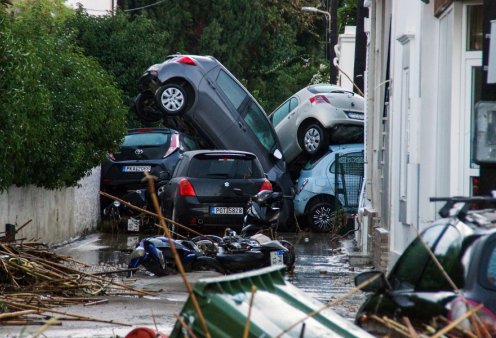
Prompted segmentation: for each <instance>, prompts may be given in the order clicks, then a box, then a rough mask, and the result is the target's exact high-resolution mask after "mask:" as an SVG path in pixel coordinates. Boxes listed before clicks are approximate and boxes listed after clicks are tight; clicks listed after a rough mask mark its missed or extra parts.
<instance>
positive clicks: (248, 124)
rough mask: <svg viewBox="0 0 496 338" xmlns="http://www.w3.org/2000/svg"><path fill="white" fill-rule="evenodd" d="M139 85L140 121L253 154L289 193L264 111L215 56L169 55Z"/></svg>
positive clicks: (283, 165) (278, 148) (288, 181)
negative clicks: (198, 136)
mask: <svg viewBox="0 0 496 338" xmlns="http://www.w3.org/2000/svg"><path fill="white" fill-rule="evenodd" d="M138 86H139V91H140V94H139V95H138V96H137V98H136V112H137V114H138V116H139V117H140V118H141V119H142V120H146V121H158V120H160V119H164V123H165V124H166V125H167V126H169V127H171V128H174V129H177V130H180V131H182V132H186V133H189V134H198V135H200V136H201V137H202V139H204V140H205V141H206V144H205V145H204V146H205V147H211V148H217V149H233V150H241V151H248V152H251V153H254V154H255V155H256V156H257V158H258V159H259V161H260V163H261V164H262V167H263V170H264V171H265V173H266V174H267V176H268V178H269V180H270V181H272V182H274V183H276V186H275V187H277V186H278V187H279V188H280V189H281V190H282V191H283V193H284V195H285V196H288V197H289V198H292V197H293V195H294V192H293V183H292V182H291V179H290V177H289V174H287V173H286V163H285V161H284V158H283V155H282V152H281V149H282V148H281V146H280V144H279V140H278V138H277V135H276V133H275V131H274V128H273V127H272V125H271V123H270V122H269V119H268V118H267V115H266V114H265V111H264V110H263V108H262V107H261V106H260V104H258V102H257V101H256V100H255V98H254V97H253V96H252V95H251V94H250V93H249V92H248V90H247V89H246V88H245V87H244V86H243V85H242V84H241V83H240V82H239V81H238V80H237V79H236V78H235V77H234V75H232V74H231V73H230V72H229V70H227V69H226V68H225V67H224V66H223V65H222V64H221V63H220V62H219V61H218V60H217V59H215V58H214V57H212V56H197V55H171V56H168V57H167V58H166V60H165V61H164V62H163V63H160V64H155V65H153V66H151V67H150V68H148V70H147V71H146V72H145V73H144V74H143V75H142V77H141V78H140V80H139V85H138ZM286 204H287V205H288V207H291V204H292V203H286ZM291 213H292V209H291V210H290V212H289V213H288V215H290V214H291Z"/></svg>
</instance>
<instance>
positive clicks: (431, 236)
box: [389, 224, 463, 291]
mask: <svg viewBox="0 0 496 338" xmlns="http://www.w3.org/2000/svg"><path fill="white" fill-rule="evenodd" d="M421 239H422V240H420V239H419V238H417V239H415V240H414V241H413V242H412V243H411V244H410V245H409V246H408V248H407V249H406V250H405V252H404V253H403V254H402V255H401V257H400V258H399V260H398V262H397V264H396V265H395V267H394V268H393V270H392V271H391V274H390V275H389V281H390V283H391V285H392V287H393V289H395V290H398V289H399V290H401V289H412V290H416V291H432V290H436V291H437V290H451V286H450V283H449V282H448V281H447V279H446V278H445V277H444V275H443V273H442V272H441V270H440V269H439V268H438V267H437V265H436V263H435V262H434V260H433V259H432V258H431V256H430V255H429V253H428V251H427V250H426V248H425V246H424V244H423V243H425V245H427V246H428V247H429V248H430V249H431V250H432V252H433V253H434V255H435V257H436V259H437V260H438V261H439V263H441V265H442V266H443V268H444V270H445V271H446V273H448V275H449V276H450V277H451V279H452V280H453V281H454V283H455V284H456V285H457V286H458V287H462V284H463V267H462V264H461V260H460V259H461V258H460V256H461V248H462V236H461V234H460V232H459V231H458V230H457V229H456V228H455V227H454V226H452V225H450V224H448V225H446V224H438V225H434V226H432V227H430V228H428V229H426V230H425V231H424V232H423V233H422V235H421ZM422 242H423V243H422Z"/></svg>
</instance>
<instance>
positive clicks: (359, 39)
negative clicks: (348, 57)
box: [353, 0, 368, 93]
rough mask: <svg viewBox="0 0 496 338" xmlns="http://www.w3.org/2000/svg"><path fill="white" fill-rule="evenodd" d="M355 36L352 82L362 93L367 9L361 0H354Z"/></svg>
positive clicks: (365, 55) (365, 56)
mask: <svg viewBox="0 0 496 338" xmlns="http://www.w3.org/2000/svg"><path fill="white" fill-rule="evenodd" d="M356 6H357V16H356V37H355V64H354V72H353V82H355V84H356V86H357V87H358V88H360V90H361V91H362V93H363V87H364V86H363V81H364V74H365V59H366V58H367V54H366V53H367V34H365V31H364V21H365V17H366V16H367V15H368V10H367V9H366V8H365V7H363V0H356Z"/></svg>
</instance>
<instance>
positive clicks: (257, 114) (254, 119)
mask: <svg viewBox="0 0 496 338" xmlns="http://www.w3.org/2000/svg"><path fill="white" fill-rule="evenodd" d="M244 120H245V122H246V124H247V125H248V126H249V127H250V129H251V130H252V131H253V133H254V134H255V135H256V136H257V138H258V139H259V140H260V142H261V143H262V145H263V146H264V148H265V149H267V151H269V152H272V151H273V150H274V148H275V146H276V136H275V135H274V130H273V129H272V126H271V124H270V122H269V120H267V118H266V116H265V114H264V112H263V111H262V110H261V109H260V108H259V107H258V106H257V104H256V103H255V102H253V101H252V102H251V103H250V105H249V107H248V110H247V111H246V115H245V116H244Z"/></svg>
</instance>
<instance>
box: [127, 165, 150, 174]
mask: <svg viewBox="0 0 496 338" xmlns="http://www.w3.org/2000/svg"><path fill="white" fill-rule="evenodd" d="M151 169H152V167H151V166H149V165H125V166H123V167H122V171H123V172H125V173H144V172H145V171H150V170H151Z"/></svg>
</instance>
